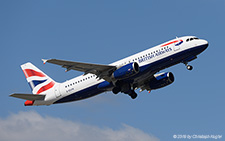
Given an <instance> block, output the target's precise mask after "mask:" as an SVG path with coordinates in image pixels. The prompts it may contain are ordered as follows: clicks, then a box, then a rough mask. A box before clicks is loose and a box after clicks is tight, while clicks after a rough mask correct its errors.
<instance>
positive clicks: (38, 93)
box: [14, 62, 58, 106]
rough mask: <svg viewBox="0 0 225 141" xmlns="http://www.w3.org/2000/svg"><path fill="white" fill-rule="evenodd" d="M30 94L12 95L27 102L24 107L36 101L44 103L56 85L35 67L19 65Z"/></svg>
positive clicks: (28, 64) (29, 64)
mask: <svg viewBox="0 0 225 141" xmlns="http://www.w3.org/2000/svg"><path fill="white" fill-rule="evenodd" d="M21 68H22V70H23V72H24V75H25V77H26V79H27V82H28V84H29V86H30V88H31V91H32V94H14V96H15V97H18V98H22V99H25V100H27V101H26V102H25V103H24V105H25V106H32V105H34V103H35V101H36V100H39V101H40V100H41V101H44V100H45V99H46V98H47V97H46V95H47V94H50V93H54V87H55V86H56V85H58V83H57V82H55V81H54V80H53V79H51V78H50V77H49V76H48V75H46V74H45V73H44V72H42V71H41V70H40V69H38V68H37V67H35V66H34V65H33V64H31V63H30V62H28V63H26V64H23V65H21Z"/></svg>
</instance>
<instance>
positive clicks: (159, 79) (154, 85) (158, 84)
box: [149, 72, 174, 90]
mask: <svg viewBox="0 0 225 141" xmlns="http://www.w3.org/2000/svg"><path fill="white" fill-rule="evenodd" d="M154 77H155V79H153V80H152V81H150V83H149V87H150V88H151V89H152V90H154V89H159V88H162V87H165V86H167V85H169V84H171V83H173V82H174V76H173V74H172V72H166V73H160V74H156V75H154Z"/></svg>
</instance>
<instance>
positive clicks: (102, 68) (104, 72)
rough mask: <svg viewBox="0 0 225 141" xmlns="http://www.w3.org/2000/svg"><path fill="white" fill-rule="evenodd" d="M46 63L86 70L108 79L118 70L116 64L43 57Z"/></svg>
mask: <svg viewBox="0 0 225 141" xmlns="http://www.w3.org/2000/svg"><path fill="white" fill-rule="evenodd" d="M42 60H43V62H44V63H46V62H48V63H52V64H56V65H60V66H62V67H64V68H66V70H67V71H69V70H71V69H72V70H77V71H81V72H84V73H85V74H88V73H92V74H95V75H97V77H99V78H103V79H105V80H106V81H110V76H111V74H112V73H113V72H114V71H115V70H116V66H111V65H101V64H91V63H81V62H73V61H65V60H58V59H49V60H45V59H42Z"/></svg>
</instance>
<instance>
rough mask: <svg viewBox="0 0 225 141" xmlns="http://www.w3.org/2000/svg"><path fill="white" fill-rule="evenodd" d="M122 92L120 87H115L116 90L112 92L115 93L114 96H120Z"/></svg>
mask: <svg viewBox="0 0 225 141" xmlns="http://www.w3.org/2000/svg"><path fill="white" fill-rule="evenodd" d="M120 91H121V88H120V87H114V88H113V89H112V92H113V93H114V94H118V93H119V92H120Z"/></svg>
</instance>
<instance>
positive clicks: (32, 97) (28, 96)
mask: <svg viewBox="0 0 225 141" xmlns="http://www.w3.org/2000/svg"><path fill="white" fill-rule="evenodd" d="M9 96H12V97H16V98H21V99H25V100H44V99H45V95H41V94H38V95H37V94H19V93H14V94H11V95H9Z"/></svg>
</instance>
